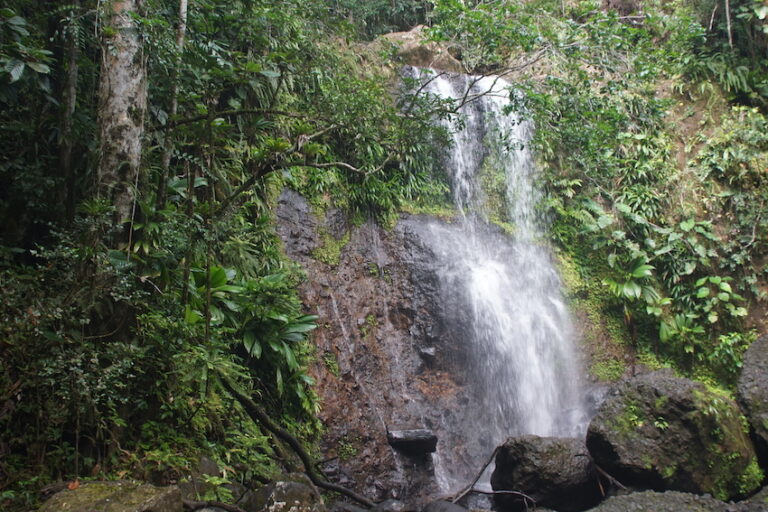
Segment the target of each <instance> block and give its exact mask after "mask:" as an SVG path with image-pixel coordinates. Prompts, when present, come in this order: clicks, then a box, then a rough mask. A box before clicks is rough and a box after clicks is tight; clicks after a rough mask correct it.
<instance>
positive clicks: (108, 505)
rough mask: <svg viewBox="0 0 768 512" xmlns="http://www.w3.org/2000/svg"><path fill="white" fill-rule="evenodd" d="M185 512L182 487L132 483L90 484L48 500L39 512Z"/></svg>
mask: <svg viewBox="0 0 768 512" xmlns="http://www.w3.org/2000/svg"><path fill="white" fill-rule="evenodd" d="M62 510H66V511H67V512H93V511H95V510H98V511H99V512H181V511H182V501H181V492H180V491H179V489H178V487H155V486H154V485H150V484H143V483H140V482H129V481H124V480H120V481H115V482H86V483H84V484H82V485H80V487H78V488H77V489H74V490H72V491H70V490H68V489H67V490H63V491H61V492H58V493H56V494H55V495H54V496H53V497H52V498H51V499H49V500H48V501H46V502H45V503H44V504H43V506H42V507H40V511H39V512H60V511H62Z"/></svg>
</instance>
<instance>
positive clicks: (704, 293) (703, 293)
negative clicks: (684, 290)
mask: <svg viewBox="0 0 768 512" xmlns="http://www.w3.org/2000/svg"><path fill="white" fill-rule="evenodd" d="M710 293H711V292H710V291H709V288H707V287H706V286H703V287H701V288H699V290H698V291H697V292H696V298H697V299H703V298H704V297H709V294H710Z"/></svg>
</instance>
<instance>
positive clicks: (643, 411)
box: [587, 370, 762, 499]
mask: <svg viewBox="0 0 768 512" xmlns="http://www.w3.org/2000/svg"><path fill="white" fill-rule="evenodd" d="M744 422H745V420H744V417H743V416H742V415H741V412H740V411H739V409H738V407H737V406H736V404H735V403H734V402H733V401H732V400H730V399H728V398H726V397H724V396H720V395H717V394H715V393H713V392H711V391H709V390H707V389H706V388H705V387H704V386H703V385H701V384H700V383H695V382H693V381H691V380H688V379H682V378H678V377H675V376H674V374H673V373H672V372H671V371H669V370H662V371H658V372H652V373H648V374H645V375H641V376H638V377H634V378H630V379H627V380H624V381H622V382H620V383H619V384H617V386H615V387H614V388H613V389H611V390H610V391H609V392H608V394H607V396H606V398H605V401H604V402H603V404H602V406H601V407H600V409H599V410H598V413H597V415H596V416H595V418H594V419H593V420H592V422H591V423H590V425H589V430H588V432H587V447H588V448H589V452H590V454H591V455H592V457H593V459H594V460H595V463H596V464H597V465H598V466H600V467H602V468H603V469H604V470H606V471H607V472H608V473H610V474H611V475H612V476H614V477H615V478H617V479H618V480H619V481H620V482H622V483H623V484H624V485H628V486H633V487H638V488H646V489H648V488H650V489H654V490H657V491H663V490H677V491H683V492H691V493H697V494H704V493H710V494H712V495H714V496H715V497H716V498H719V499H732V498H734V497H737V496H743V495H746V494H749V493H750V492H752V491H754V489H756V488H757V487H758V486H759V484H760V480H761V478H762V475H761V473H760V469H759V467H758V466H757V461H756V457H755V452H754V447H753V446H752V443H751V441H750V440H749V437H748V435H747V433H746V432H745V431H744Z"/></svg>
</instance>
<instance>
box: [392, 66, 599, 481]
mask: <svg viewBox="0 0 768 512" xmlns="http://www.w3.org/2000/svg"><path fill="white" fill-rule="evenodd" d="M407 73H408V74H410V75H411V77H412V78H417V79H419V78H420V79H421V80H422V82H421V83H422V84H424V83H426V81H427V80H429V83H427V85H425V86H423V92H425V93H428V94H433V95H436V96H438V97H439V98H443V99H448V98H454V99H459V98H463V97H465V96H466V97H470V98H472V97H474V98H476V99H474V100H473V101H471V102H469V103H467V104H466V105H465V106H464V107H463V108H462V109H461V111H460V115H461V118H462V122H461V123H459V124H458V125H456V124H450V122H449V121H443V122H444V123H446V124H445V126H446V127H447V128H448V129H449V131H450V133H451V136H452V139H453V140H452V142H453V143H452V145H451V146H450V147H449V148H446V151H445V157H444V160H445V168H446V172H447V173H448V175H449V176H450V179H451V190H452V192H453V200H454V202H455V206H456V209H457V210H458V212H459V215H458V219H457V220H456V221H455V222H453V223H450V224H447V223H441V222H437V221H424V222H425V223H426V224H427V225H426V226H425V228H424V229H423V230H422V233H423V235H422V236H423V237H424V238H425V239H426V240H425V243H426V244H427V245H429V246H430V247H431V249H432V250H433V251H434V253H435V255H436V261H435V267H436V272H437V273H438V276H439V281H440V285H441V294H442V300H443V303H444V308H445V311H444V314H445V318H446V322H447V323H448V324H449V325H450V326H452V330H453V331H454V332H460V333H461V336H462V338H463V340H464V343H465V344H466V345H467V346H466V347H465V350H464V354H463V355H462V356H460V357H464V358H465V359H466V361H464V364H465V365H466V367H467V370H466V371H467V374H468V375H469V383H468V385H471V386H475V388H476V391H475V393H474V396H476V400H477V403H475V404H471V405H468V409H467V414H468V415H470V416H471V417H469V418H467V419H466V425H465V427H464V428H465V429H466V430H467V433H466V437H467V439H468V442H467V444H468V445H469V444H473V443H474V444H475V445H477V444H478V443H479V445H481V446H482V447H484V449H485V450H487V451H488V453H485V454H482V457H487V456H488V454H489V453H490V451H492V450H493V448H494V447H495V446H497V445H499V444H501V443H502V442H503V441H504V440H505V439H506V438H507V437H508V436H510V435H518V434H537V435H541V436H576V435H580V434H583V432H584V430H585V428H586V421H587V419H586V418H587V414H586V412H585V407H584V405H583V402H584V400H583V393H582V386H581V385H580V379H579V376H580V372H579V363H578V357H577V354H576V351H575V349H574V333H573V328H572V324H571V319H570V317H569V313H568V310H567V307H566V306H565V304H564V300H563V297H562V294H561V283H560V279H559V277H558V274H557V271H556V269H555V266H554V263H553V260H552V256H551V254H550V251H549V249H548V247H547V246H546V245H544V244H543V243H542V240H543V239H544V238H545V237H544V234H545V231H546V222H545V221H544V219H542V217H541V215H539V214H538V213H537V205H538V204H539V203H540V201H541V199H542V193H541V191H540V189H539V188H537V186H536V183H535V175H536V166H535V164H534V160H533V155H532V153H531V150H530V148H529V143H530V140H531V137H532V133H533V126H532V124H531V122H529V121H526V120H523V119H521V118H520V117H519V116H518V115H515V114H507V113H505V110H504V107H505V106H506V105H508V104H509V99H510V94H517V93H516V92H515V91H514V90H513V89H512V88H511V86H510V85H509V84H508V83H507V82H505V81H504V80H502V79H500V78H497V77H496V78H494V77H472V76H466V75H447V74H442V75H437V76H436V75H434V73H435V72H434V71H431V70H418V69H416V68H410V69H409V70H408V71H407ZM467 91H468V93H467ZM484 166H485V169H486V172H487V170H488V166H491V167H492V168H491V172H494V173H496V174H502V175H503V176H504V180H505V185H506V198H505V199H506V200H505V203H506V208H505V211H504V212H503V213H504V215H505V217H506V219H505V220H506V221H507V222H508V223H509V224H511V225H512V226H513V229H512V231H513V234H512V236H509V235H506V234H504V233H503V232H502V230H501V229H499V228H497V227H496V226H494V225H493V224H492V223H490V222H489V221H488V218H487V217H488V212H487V211H486V209H485V206H484V205H485V204H486V203H487V199H488V198H487V197H485V194H484V192H483V189H482V187H481V186H480V181H479V179H478V177H479V174H480V173H481V170H482V169H483V168H484ZM473 438H478V439H473ZM441 459H442V457H439V458H438V459H436V460H441ZM436 464H437V463H436ZM475 470H476V468H475ZM455 474H458V473H457V472H456V473H455Z"/></svg>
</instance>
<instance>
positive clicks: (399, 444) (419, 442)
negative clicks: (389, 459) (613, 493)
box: [387, 428, 437, 455]
mask: <svg viewBox="0 0 768 512" xmlns="http://www.w3.org/2000/svg"><path fill="white" fill-rule="evenodd" d="M387 441H389V444H390V445H391V446H392V448H394V449H396V450H399V451H401V452H403V453H406V454H408V455H421V454H424V453H433V452H434V451H435V450H436V449H437V436H436V435H435V433H434V432H432V431H431V430H428V429H425V428H417V429H412V430H388V431H387Z"/></svg>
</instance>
